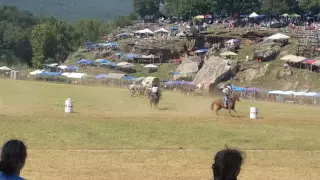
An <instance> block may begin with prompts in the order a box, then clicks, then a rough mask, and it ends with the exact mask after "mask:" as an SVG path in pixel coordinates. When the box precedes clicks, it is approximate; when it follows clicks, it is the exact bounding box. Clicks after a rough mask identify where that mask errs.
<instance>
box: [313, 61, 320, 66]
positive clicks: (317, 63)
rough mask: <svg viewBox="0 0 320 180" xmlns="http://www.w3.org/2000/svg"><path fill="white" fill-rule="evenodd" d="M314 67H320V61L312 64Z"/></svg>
mask: <svg viewBox="0 0 320 180" xmlns="http://www.w3.org/2000/svg"><path fill="white" fill-rule="evenodd" d="M312 65H314V66H320V60H317V61H315V62H314V63H312Z"/></svg>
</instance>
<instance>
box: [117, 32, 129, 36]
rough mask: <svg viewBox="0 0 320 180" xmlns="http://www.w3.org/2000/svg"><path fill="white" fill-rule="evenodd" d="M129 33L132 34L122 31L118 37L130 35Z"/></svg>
mask: <svg viewBox="0 0 320 180" xmlns="http://www.w3.org/2000/svg"><path fill="white" fill-rule="evenodd" d="M129 35H130V34H129V33H120V34H118V35H117V36H118V37H124V36H129Z"/></svg>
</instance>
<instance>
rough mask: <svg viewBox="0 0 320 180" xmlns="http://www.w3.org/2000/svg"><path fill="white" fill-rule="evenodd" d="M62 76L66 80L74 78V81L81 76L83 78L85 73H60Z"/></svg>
mask: <svg viewBox="0 0 320 180" xmlns="http://www.w3.org/2000/svg"><path fill="white" fill-rule="evenodd" d="M61 75H62V76H66V77H68V78H75V79H81V78H82V77H83V76H85V75H86V74H85V73H73V72H72V73H62V74H61Z"/></svg>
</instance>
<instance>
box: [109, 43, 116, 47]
mask: <svg viewBox="0 0 320 180" xmlns="http://www.w3.org/2000/svg"><path fill="white" fill-rule="evenodd" d="M107 46H111V47H117V46H119V44H117V43H107Z"/></svg>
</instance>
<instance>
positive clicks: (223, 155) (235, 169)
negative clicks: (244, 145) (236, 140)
mask: <svg viewBox="0 0 320 180" xmlns="http://www.w3.org/2000/svg"><path fill="white" fill-rule="evenodd" d="M243 159H244V154H243V153H242V152H241V151H239V150H236V149H230V148H228V147H227V148H226V149H224V150H221V151H219V152H217V154H216V156H215V157H214V164H212V170H213V179H214V180H237V177H238V175H239V173H240V169H241V165H242V162H243Z"/></svg>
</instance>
